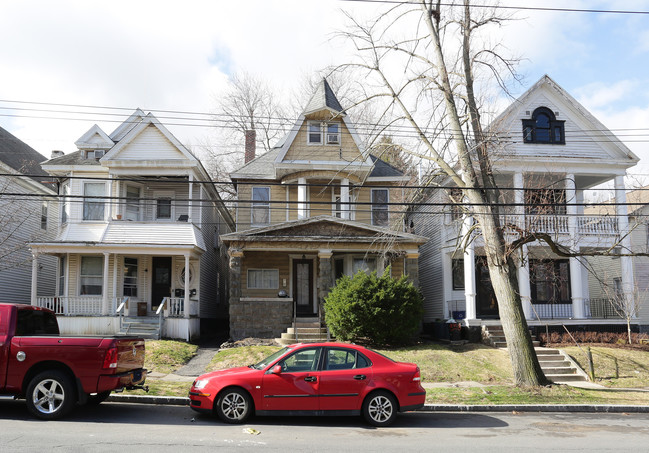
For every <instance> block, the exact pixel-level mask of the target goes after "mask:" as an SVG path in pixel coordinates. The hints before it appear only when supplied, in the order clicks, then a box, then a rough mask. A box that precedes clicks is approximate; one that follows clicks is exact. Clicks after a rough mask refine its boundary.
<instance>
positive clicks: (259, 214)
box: [251, 187, 270, 225]
mask: <svg viewBox="0 0 649 453" xmlns="http://www.w3.org/2000/svg"><path fill="white" fill-rule="evenodd" d="M251 223H252V225H270V187H253V188H252V212H251Z"/></svg>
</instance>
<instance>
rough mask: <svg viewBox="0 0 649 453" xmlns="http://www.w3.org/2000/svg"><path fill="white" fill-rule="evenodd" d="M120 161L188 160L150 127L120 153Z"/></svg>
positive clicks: (156, 130) (154, 127) (152, 126)
mask: <svg viewBox="0 0 649 453" xmlns="http://www.w3.org/2000/svg"><path fill="white" fill-rule="evenodd" d="M119 159H120V160H130V159H133V160H151V161H155V160H168V159H177V160H186V159H187V158H186V157H185V156H184V155H183V154H182V153H181V152H180V151H179V150H178V148H176V146H174V144H173V143H171V142H170V141H169V139H167V137H165V136H164V135H163V134H162V133H161V132H160V130H159V129H158V128H157V127H156V126H154V125H150V126H148V127H147V128H146V129H144V130H143V131H142V132H140V134H138V135H137V137H135V138H134V139H133V140H132V141H131V142H130V143H129V144H128V145H127V146H125V147H124V148H123V149H122V150H121V151H120V152H119Z"/></svg>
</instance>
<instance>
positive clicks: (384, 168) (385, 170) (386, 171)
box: [370, 154, 403, 178]
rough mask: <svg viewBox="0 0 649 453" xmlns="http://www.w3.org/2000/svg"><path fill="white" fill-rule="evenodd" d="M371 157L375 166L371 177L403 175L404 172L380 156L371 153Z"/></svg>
mask: <svg viewBox="0 0 649 453" xmlns="http://www.w3.org/2000/svg"><path fill="white" fill-rule="evenodd" d="M370 159H372V162H373V163H374V168H373V169H372V173H370V178H385V177H392V176H394V177H399V176H403V172H402V171H401V170H399V169H398V168H396V167H393V166H392V165H390V164H389V163H387V162H386V161H384V160H381V159H379V158H378V157H376V156H374V155H372V154H370Z"/></svg>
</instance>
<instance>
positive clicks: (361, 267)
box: [221, 80, 426, 341]
mask: <svg viewBox="0 0 649 453" xmlns="http://www.w3.org/2000/svg"><path fill="white" fill-rule="evenodd" d="M246 138H247V143H246V163H245V165H244V166H243V167H241V168H240V169H238V170H236V171H234V172H233V173H231V174H230V178H231V179H232V182H233V184H234V185H235V187H236V191H237V203H236V225H237V227H236V232H233V233H229V234H226V235H223V236H222V238H221V239H222V240H223V241H224V242H225V243H226V244H227V245H228V253H229V255H230V276H231V286H230V335H231V337H232V338H235V339H237V338H243V337H247V336H257V337H279V336H280V335H282V336H283V337H284V340H285V341H296V340H297V341H304V340H307V339H309V337H308V334H307V333H304V332H308V331H307V330H305V331H303V333H304V334H300V333H299V330H298V329H297V328H298V327H299V326H301V325H302V326H306V325H312V326H314V328H316V330H318V329H322V330H320V331H321V332H324V331H326V327H325V326H323V325H322V321H323V318H324V316H323V303H324V299H325V297H326V295H327V294H328V292H329V290H330V289H331V287H332V286H334V285H335V281H336V279H337V278H339V277H340V276H342V275H353V274H355V273H356V272H359V271H366V272H370V271H376V272H377V273H379V274H382V273H383V272H386V269H389V272H391V275H392V276H393V277H400V276H402V275H403V274H406V275H408V276H409V277H410V278H411V279H412V280H413V281H414V282H415V283H416V282H417V273H418V256H419V252H418V247H419V245H421V244H422V243H423V242H424V241H425V240H426V239H425V238H423V237H421V236H416V235H413V234H410V233H407V232H405V231H404V221H403V215H402V212H401V211H402V209H403V207H402V206H401V205H399V203H400V202H401V201H402V200H403V198H404V192H403V189H402V186H403V185H404V183H405V182H406V181H407V180H408V178H407V177H405V176H404V175H403V174H402V172H400V171H399V170H397V169H396V168H394V167H392V166H390V165H388V164H387V163H385V162H384V161H382V160H381V159H380V158H379V157H377V156H373V155H371V154H369V153H367V152H366V151H365V150H364V148H363V145H362V143H361V140H360V138H359V136H358V134H357V133H356V130H355V127H354V124H352V122H351V121H350V119H349V117H348V116H347V114H346V112H345V111H344V109H343V108H342V106H341V105H340V103H339V101H338V100H337V98H336V96H335V95H334V93H333V91H332V89H331V87H330V86H329V84H328V83H327V81H326V80H322V81H321V82H320V83H319V84H318V86H317V87H316V90H315V93H314V94H313V96H312V97H311V99H310V100H309V102H308V103H307V104H306V107H305V109H304V111H303V113H302V114H301V115H300V117H299V118H298V120H297V121H296V123H295V124H294V125H293V127H292V128H291V130H290V133H289V134H288V135H287V136H286V137H285V138H284V139H283V140H281V141H280V142H279V143H277V145H276V146H275V147H274V148H273V149H271V150H270V151H268V152H266V153H265V154H263V155H260V156H255V155H254V153H255V151H254V135H253V133H251V134H249V135H248V136H247V137H246ZM309 323H310V324H309ZM325 335H326V334H325Z"/></svg>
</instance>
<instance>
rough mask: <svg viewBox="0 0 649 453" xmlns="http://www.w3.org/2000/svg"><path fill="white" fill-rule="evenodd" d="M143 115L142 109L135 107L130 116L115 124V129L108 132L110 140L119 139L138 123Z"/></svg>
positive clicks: (116, 140) (115, 140)
mask: <svg viewBox="0 0 649 453" xmlns="http://www.w3.org/2000/svg"><path fill="white" fill-rule="evenodd" d="M144 117H145V113H144V112H143V111H142V109H135V111H134V112H133V113H132V114H131V116H129V117H128V118H127V119H126V121H124V122H123V123H122V124H120V125H119V126H117V129H115V130H114V131H113V132H112V133H111V134H110V138H111V140H113V141H114V142H118V141H120V140H121V139H122V138H124V136H125V135H126V134H128V132H129V131H130V130H131V129H133V128H134V127H135V126H137V125H138V124H140V122H141V121H142V120H143V119H144Z"/></svg>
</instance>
